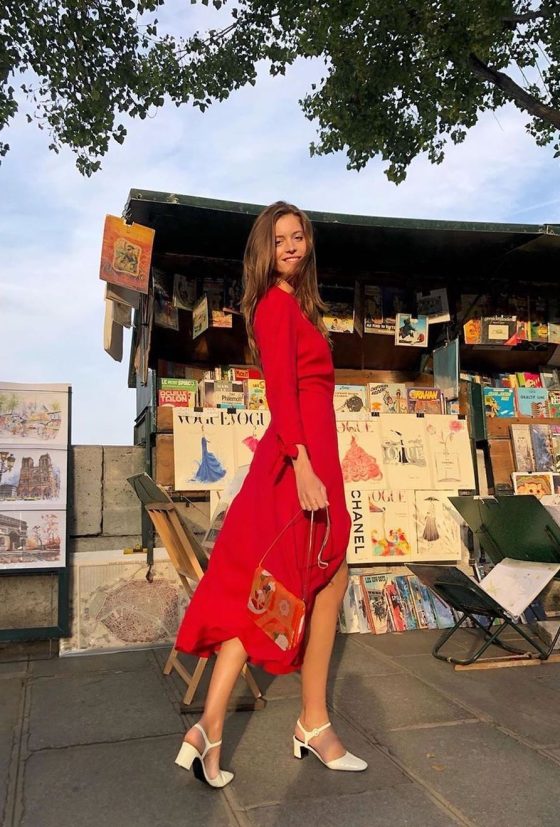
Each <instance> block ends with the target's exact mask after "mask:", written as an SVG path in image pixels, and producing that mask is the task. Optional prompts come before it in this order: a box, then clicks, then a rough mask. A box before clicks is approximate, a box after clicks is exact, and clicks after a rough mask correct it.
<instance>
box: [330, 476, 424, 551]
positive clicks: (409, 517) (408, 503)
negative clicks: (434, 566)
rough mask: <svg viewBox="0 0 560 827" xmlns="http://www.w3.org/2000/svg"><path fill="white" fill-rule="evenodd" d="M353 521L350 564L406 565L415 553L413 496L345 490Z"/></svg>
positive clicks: (394, 491)
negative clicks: (396, 563) (395, 563)
mask: <svg viewBox="0 0 560 827" xmlns="http://www.w3.org/2000/svg"><path fill="white" fill-rule="evenodd" d="M346 504H347V507H348V510H349V512H350V515H351V518H352V529H351V535H350V543H349V545H348V552H347V561H348V562H349V563H375V562H377V563H385V564H390V563H394V562H398V563H404V562H406V561H408V560H412V559H413V557H414V553H415V550H416V532H415V529H414V522H413V513H412V512H413V504H414V494H413V493H412V492H410V491H403V490H377V489H372V488H367V487H363V488H360V487H355V488H347V489H346Z"/></svg>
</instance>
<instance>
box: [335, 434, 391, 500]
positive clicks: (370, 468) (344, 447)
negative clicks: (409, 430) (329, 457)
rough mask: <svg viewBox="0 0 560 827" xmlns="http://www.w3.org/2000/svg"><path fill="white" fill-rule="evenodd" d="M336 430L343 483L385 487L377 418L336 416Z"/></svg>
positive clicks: (346, 484) (352, 485)
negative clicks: (354, 418) (341, 417)
mask: <svg viewBox="0 0 560 827" xmlns="http://www.w3.org/2000/svg"><path fill="white" fill-rule="evenodd" d="M336 430H337V433H338V452H339V457H340V464H341V467H342V476H343V479H344V485H345V486H346V487H348V486H351V487H354V486H357V485H367V486H369V487H387V486H386V482H385V481H384V480H385V470H384V467H383V452H382V448H381V428H380V424H379V420H378V419H376V418H373V419H365V420H353V419H339V420H337V423H336Z"/></svg>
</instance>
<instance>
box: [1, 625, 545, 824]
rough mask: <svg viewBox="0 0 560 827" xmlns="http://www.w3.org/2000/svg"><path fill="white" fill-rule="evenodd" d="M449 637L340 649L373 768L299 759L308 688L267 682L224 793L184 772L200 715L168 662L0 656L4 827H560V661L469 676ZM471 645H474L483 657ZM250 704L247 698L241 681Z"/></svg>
mask: <svg viewBox="0 0 560 827" xmlns="http://www.w3.org/2000/svg"><path fill="white" fill-rule="evenodd" d="M435 635H437V633H433V632H407V633H406V634H403V635H384V636H380V637H375V636H373V635H351V636H341V637H339V638H338V640H337V644H336V652H335V658H334V662H333V679H332V680H331V683H330V703H331V706H332V718H333V721H335V722H336V726H337V729H338V731H339V732H340V734H341V736H342V738H343V739H344V741H345V743H346V744H347V745H348V748H349V749H351V750H352V751H353V752H356V753H357V754H358V755H360V756H362V757H363V758H365V759H366V760H367V761H368V762H369V764H370V767H369V770H368V771H367V772H365V773H356V774H349V773H335V772H332V771H329V770H327V769H326V768H325V767H323V766H322V765H320V764H319V762H318V761H316V760H315V759H314V758H313V757H312V756H308V757H307V758H306V760H304V761H297V760H295V759H294V758H293V757H292V756H291V734H292V728H293V725H294V721H295V719H296V717H297V714H298V710H299V704H298V694H299V677H298V676H296V675H290V676H282V677H278V678H272V677H271V676H265V675H262V674H259V680H260V681H261V685H262V686H266V695H267V698H268V705H267V707H266V709H265V710H264V711H262V712H253V713H247V712H235V713H232V714H231V715H230V717H229V719H228V721H227V724H226V731H225V744H224V750H223V760H222V764H223V766H224V767H226V768H227V769H231V770H233V771H234V772H235V773H236V778H235V780H234V782H233V783H232V784H231V785H229V786H228V787H227V788H226V789H225V790H223V791H215V790H212V789H210V788H208V787H207V786H206V785H203V784H201V783H200V782H198V781H196V779H195V778H194V777H193V776H192V774H191V773H187V772H185V771H184V770H182V769H181V768H180V767H177V766H176V765H175V764H174V758H175V755H176V752H177V750H178V747H179V745H180V741H181V737H182V734H183V732H184V730H185V727H186V726H187V725H188V724H189V723H190V719H189V717H188V716H182V715H181V714H180V712H179V703H178V702H179V698H180V694H181V692H180V690H181V684H180V682H179V681H178V680H177V679H176V678H175V677H169V678H166V677H164V676H163V675H162V672H161V667H162V663H163V662H164V660H165V656H166V650H162V649H154V650H150V651H145V652H132V653H128V654H115V655H96V656H89V657H79V658H78V657H74V658H58V657H50V656H49V650H48V645H47V644H34V645H31V644H28V645H20V646H6V645H2V646H1V647H0V698H1V703H0V790H1V791H2V796H1V798H0V813H3V818H2V824H3V825H4V827H55V825H56V827H129V825H130V827H174V825H181V826H182V827H185V825H189V827H195V826H197V825H201V827H202V826H203V827H226V825H237V827H292V825H293V826H294V827H295V825H298V827H299V826H300V825H305V826H306V827H307V825H309V827H314V825H321V827H323V826H324V827H328V825H344V827H376V826H377V825H390V826H391V827H400V825H411V827H412V826H413V827H447V826H448V825H455V824H462V825H481V827H482V825H484V827H502V825H503V827H517V825H520V826H521V825H523V827H527V825H539V827H548V825H550V827H558V825H559V824H560V814H559V807H558V786H559V785H560V766H559V765H560V664H550V665H546V666H540V667H535V668H523V667H520V668H515V669H496V670H488V671H477V672H461V673H457V672H454V670H453V668H452V667H451V666H449V665H448V664H444V663H440V662H438V661H436V660H435V659H434V658H433V657H432V656H431V655H430V650H431V647H432V645H433V642H434V639H435ZM471 642H472V638H471V633H469V632H464V633H463V635H462V637H461V639H460V641H459V643H458V644H457V647H458V648H459V649H461V650H463V651H466V650H467V648H468V647H469V646H470V645H471ZM239 691H240V692H244V691H245V690H244V688H243V686H242V685H240V687H239Z"/></svg>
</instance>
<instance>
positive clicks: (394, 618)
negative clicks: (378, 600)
mask: <svg viewBox="0 0 560 827" xmlns="http://www.w3.org/2000/svg"><path fill="white" fill-rule="evenodd" d="M385 599H386V601H387V606H388V609H389V620H390V624H391V628H392V630H393V631H394V632H406V620H405V610H404V606H403V600H402V597H401V594H400V592H399V590H398V588H397V585H396V583H395V578H394V576H392V575H388V576H387V585H386V586H385Z"/></svg>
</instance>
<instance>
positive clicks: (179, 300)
mask: <svg viewBox="0 0 560 827" xmlns="http://www.w3.org/2000/svg"><path fill="white" fill-rule="evenodd" d="M195 302H196V279H195V278H192V277H190V276H183V275H182V274H181V273H174V274H173V304H174V306H175V307H177V308H179V310H192V309H193V307H194V305H195Z"/></svg>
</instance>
